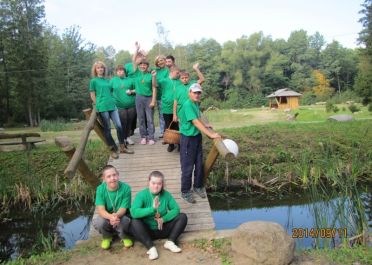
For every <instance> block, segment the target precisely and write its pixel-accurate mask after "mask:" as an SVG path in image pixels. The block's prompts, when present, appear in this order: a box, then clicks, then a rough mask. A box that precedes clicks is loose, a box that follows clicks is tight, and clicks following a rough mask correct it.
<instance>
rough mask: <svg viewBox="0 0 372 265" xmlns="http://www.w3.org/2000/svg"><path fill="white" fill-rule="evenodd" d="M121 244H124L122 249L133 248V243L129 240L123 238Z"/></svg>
mask: <svg viewBox="0 0 372 265" xmlns="http://www.w3.org/2000/svg"><path fill="white" fill-rule="evenodd" d="M123 244H124V247H126V248H130V247H132V246H133V241H132V239H130V238H124V239H123Z"/></svg>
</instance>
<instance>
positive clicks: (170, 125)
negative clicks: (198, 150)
mask: <svg viewBox="0 0 372 265" xmlns="http://www.w3.org/2000/svg"><path fill="white" fill-rule="evenodd" d="M173 122H175V121H171V123H170V124H169V126H168V129H170V127H172V123H173Z"/></svg>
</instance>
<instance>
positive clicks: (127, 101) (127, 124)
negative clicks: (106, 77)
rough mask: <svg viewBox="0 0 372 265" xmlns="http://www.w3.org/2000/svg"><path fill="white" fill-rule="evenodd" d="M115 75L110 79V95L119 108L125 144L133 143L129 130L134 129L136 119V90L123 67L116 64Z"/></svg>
mask: <svg viewBox="0 0 372 265" xmlns="http://www.w3.org/2000/svg"><path fill="white" fill-rule="evenodd" d="M115 70H116V76H115V77H113V78H112V79H111V80H110V86H111V88H112V90H113V91H112V95H113V97H114V100H115V104H116V107H117V108H118V109H119V116H120V122H121V125H122V127H123V133H124V139H125V142H126V143H127V144H134V142H133V141H132V140H131V139H130V138H129V137H130V135H131V131H132V130H134V129H135V128H133V127H132V126H133V124H134V120H136V119H137V112H136V92H135V90H134V82H133V79H132V78H129V77H126V76H125V72H124V67H123V66H122V65H118V66H116V69H115Z"/></svg>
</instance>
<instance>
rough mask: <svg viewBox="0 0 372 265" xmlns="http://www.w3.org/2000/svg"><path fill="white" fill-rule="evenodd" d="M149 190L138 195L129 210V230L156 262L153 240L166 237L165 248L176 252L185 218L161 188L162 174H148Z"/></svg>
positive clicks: (162, 186)
mask: <svg viewBox="0 0 372 265" xmlns="http://www.w3.org/2000/svg"><path fill="white" fill-rule="evenodd" d="M148 179H149V186H148V188H146V189H144V190H142V191H140V192H138V193H137V195H136V197H135V199H134V201H133V204H132V208H131V210H130V211H131V214H132V217H133V219H132V222H131V226H130V231H131V233H132V235H133V236H134V237H135V238H136V240H138V241H140V242H141V243H142V244H144V245H145V247H146V248H147V250H148V251H147V254H148V255H149V259H151V260H153V259H157V258H158V252H157V250H156V248H155V246H154V243H153V240H154V239H159V238H168V240H167V241H166V242H165V244H164V248H166V249H169V250H170V251H171V252H174V253H178V252H181V249H180V248H179V247H178V246H177V245H176V241H177V239H178V237H179V236H180V235H181V234H182V233H183V232H184V230H185V227H186V225H187V216H186V214H184V213H180V207H179V206H178V204H177V202H176V200H175V199H174V198H173V196H172V195H171V194H170V193H169V192H168V191H166V190H165V189H164V175H163V174H162V173H161V172H159V171H153V172H151V173H150V175H149V178H148Z"/></svg>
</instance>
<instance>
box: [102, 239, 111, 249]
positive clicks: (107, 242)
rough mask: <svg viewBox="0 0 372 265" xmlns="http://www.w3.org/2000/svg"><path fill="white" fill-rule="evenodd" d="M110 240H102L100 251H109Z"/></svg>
mask: <svg viewBox="0 0 372 265" xmlns="http://www.w3.org/2000/svg"><path fill="white" fill-rule="evenodd" d="M111 240H112V238H104V239H103V240H102V243H101V248H102V249H109V248H110V246H111Z"/></svg>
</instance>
